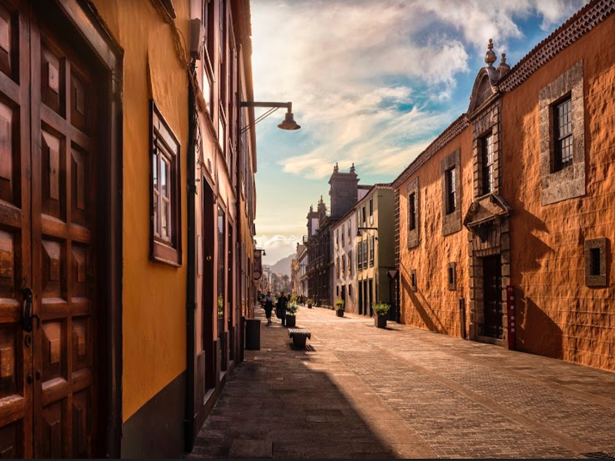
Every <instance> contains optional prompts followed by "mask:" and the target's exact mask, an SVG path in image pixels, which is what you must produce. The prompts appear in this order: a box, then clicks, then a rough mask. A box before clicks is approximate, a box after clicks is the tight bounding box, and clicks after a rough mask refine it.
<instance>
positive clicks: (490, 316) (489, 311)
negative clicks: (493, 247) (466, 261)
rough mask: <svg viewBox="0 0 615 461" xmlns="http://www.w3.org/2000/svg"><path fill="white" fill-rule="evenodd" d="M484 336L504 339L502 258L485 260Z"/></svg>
mask: <svg viewBox="0 0 615 461" xmlns="http://www.w3.org/2000/svg"><path fill="white" fill-rule="evenodd" d="M483 287H484V288H483V289H484V296H483V303H484V314H485V316H484V324H483V331H484V335H485V336H488V337H490V338H496V339H502V336H503V334H504V328H503V326H502V263H501V260H500V256H499V255H498V256H489V257H487V258H483Z"/></svg>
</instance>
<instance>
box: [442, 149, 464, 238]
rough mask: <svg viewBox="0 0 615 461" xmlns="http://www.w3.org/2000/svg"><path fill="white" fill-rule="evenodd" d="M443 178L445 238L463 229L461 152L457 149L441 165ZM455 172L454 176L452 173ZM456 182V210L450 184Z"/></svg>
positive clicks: (443, 224)
mask: <svg viewBox="0 0 615 461" xmlns="http://www.w3.org/2000/svg"><path fill="white" fill-rule="evenodd" d="M440 168H441V177H442V217H443V219H442V233H443V234H444V236H447V235H451V234H454V233H456V232H459V231H460V230H461V229H462V224H461V207H462V203H463V202H462V201H463V191H462V184H461V150H460V149H457V150H455V151H454V152H453V153H451V154H450V155H448V156H446V157H445V158H443V159H442V162H441V164H440ZM452 170H454V171H455V172H454V176H452V174H451V171H452ZM453 180H454V186H455V190H454V194H455V196H454V198H455V208H454V209H451V206H450V201H451V198H450V184H451V183H452V182H453Z"/></svg>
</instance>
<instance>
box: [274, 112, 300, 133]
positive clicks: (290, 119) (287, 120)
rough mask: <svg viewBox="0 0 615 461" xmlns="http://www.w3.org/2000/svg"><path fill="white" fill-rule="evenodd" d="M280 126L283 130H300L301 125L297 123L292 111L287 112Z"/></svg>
mask: <svg viewBox="0 0 615 461" xmlns="http://www.w3.org/2000/svg"><path fill="white" fill-rule="evenodd" d="M278 128H280V129H281V130H298V129H299V128H301V126H299V125H297V122H295V117H294V116H293V113H292V112H286V115H285V116H284V121H283V122H282V123H280V124H279V125H278Z"/></svg>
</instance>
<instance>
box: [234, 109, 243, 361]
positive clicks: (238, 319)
mask: <svg viewBox="0 0 615 461" xmlns="http://www.w3.org/2000/svg"><path fill="white" fill-rule="evenodd" d="M237 110H238V112H237V119H238V120H241V112H240V111H241V110H242V109H241V99H240V98H237ZM238 125H239V124H238ZM235 130H237V134H236V137H237V141H238V142H237V143H236V144H235V145H236V146H239V147H241V148H242V149H243V143H242V142H241V129H238V128H237V126H235ZM236 157H237V158H236V165H235V167H236V168H235V178H231V181H232V180H233V179H236V181H235V182H236V184H237V187H236V189H235V192H236V193H237V200H236V201H235V202H236V205H237V213H236V216H237V225H236V226H235V229H236V232H237V241H236V243H235V264H236V267H235V283H237V285H239V288H240V287H241V285H242V284H241V281H240V280H239V277H243V274H242V272H241V263H240V261H242V262H243V255H240V254H239V251H240V250H241V206H240V202H241V180H240V178H241V175H240V173H239V167H240V165H241V164H240V162H239V158H240V157H241V153H240V152H239V149H237V155H236ZM234 288H235V296H234V297H235V315H234V316H233V320H235V325H234V327H235V329H240V328H241V324H242V321H241V318H242V312H241V310H240V309H237V306H241V300H242V296H243V293H241V288H240V289H239V290H237V289H236V288H237V287H234ZM238 292H239V293H240V294H239V296H237V293H238ZM233 331H235V337H240V338H241V337H243V335H242V332H241V331H236V330H233ZM234 340H235V338H231V341H234ZM232 347H234V348H235V353H234V354H233V356H234V357H235V362H236V363H239V362H240V360H239V359H240V356H241V351H239V350H238V349H239V348H238V347H237V344H233V346H232ZM241 347H243V344H242V345H241Z"/></svg>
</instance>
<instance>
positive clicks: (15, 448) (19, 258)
mask: <svg viewBox="0 0 615 461" xmlns="http://www.w3.org/2000/svg"><path fill="white" fill-rule="evenodd" d="M28 34H29V31H28V10H27V8H26V7H25V6H24V5H22V4H21V2H8V1H4V0H3V1H2V2H0V456H1V457H3V458H21V457H25V458H28V457H32V418H33V413H32V375H33V372H32V335H31V333H29V332H27V331H24V328H23V323H22V309H23V307H24V304H25V302H26V301H27V299H26V298H27V296H24V294H25V293H26V291H25V289H26V288H28V287H30V286H31V283H32V271H31V269H32V257H31V252H30V248H31V224H30V222H31V213H30V180H29V176H30V171H31V169H30V107H29V100H30V70H29V54H30V51H29V39H28Z"/></svg>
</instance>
